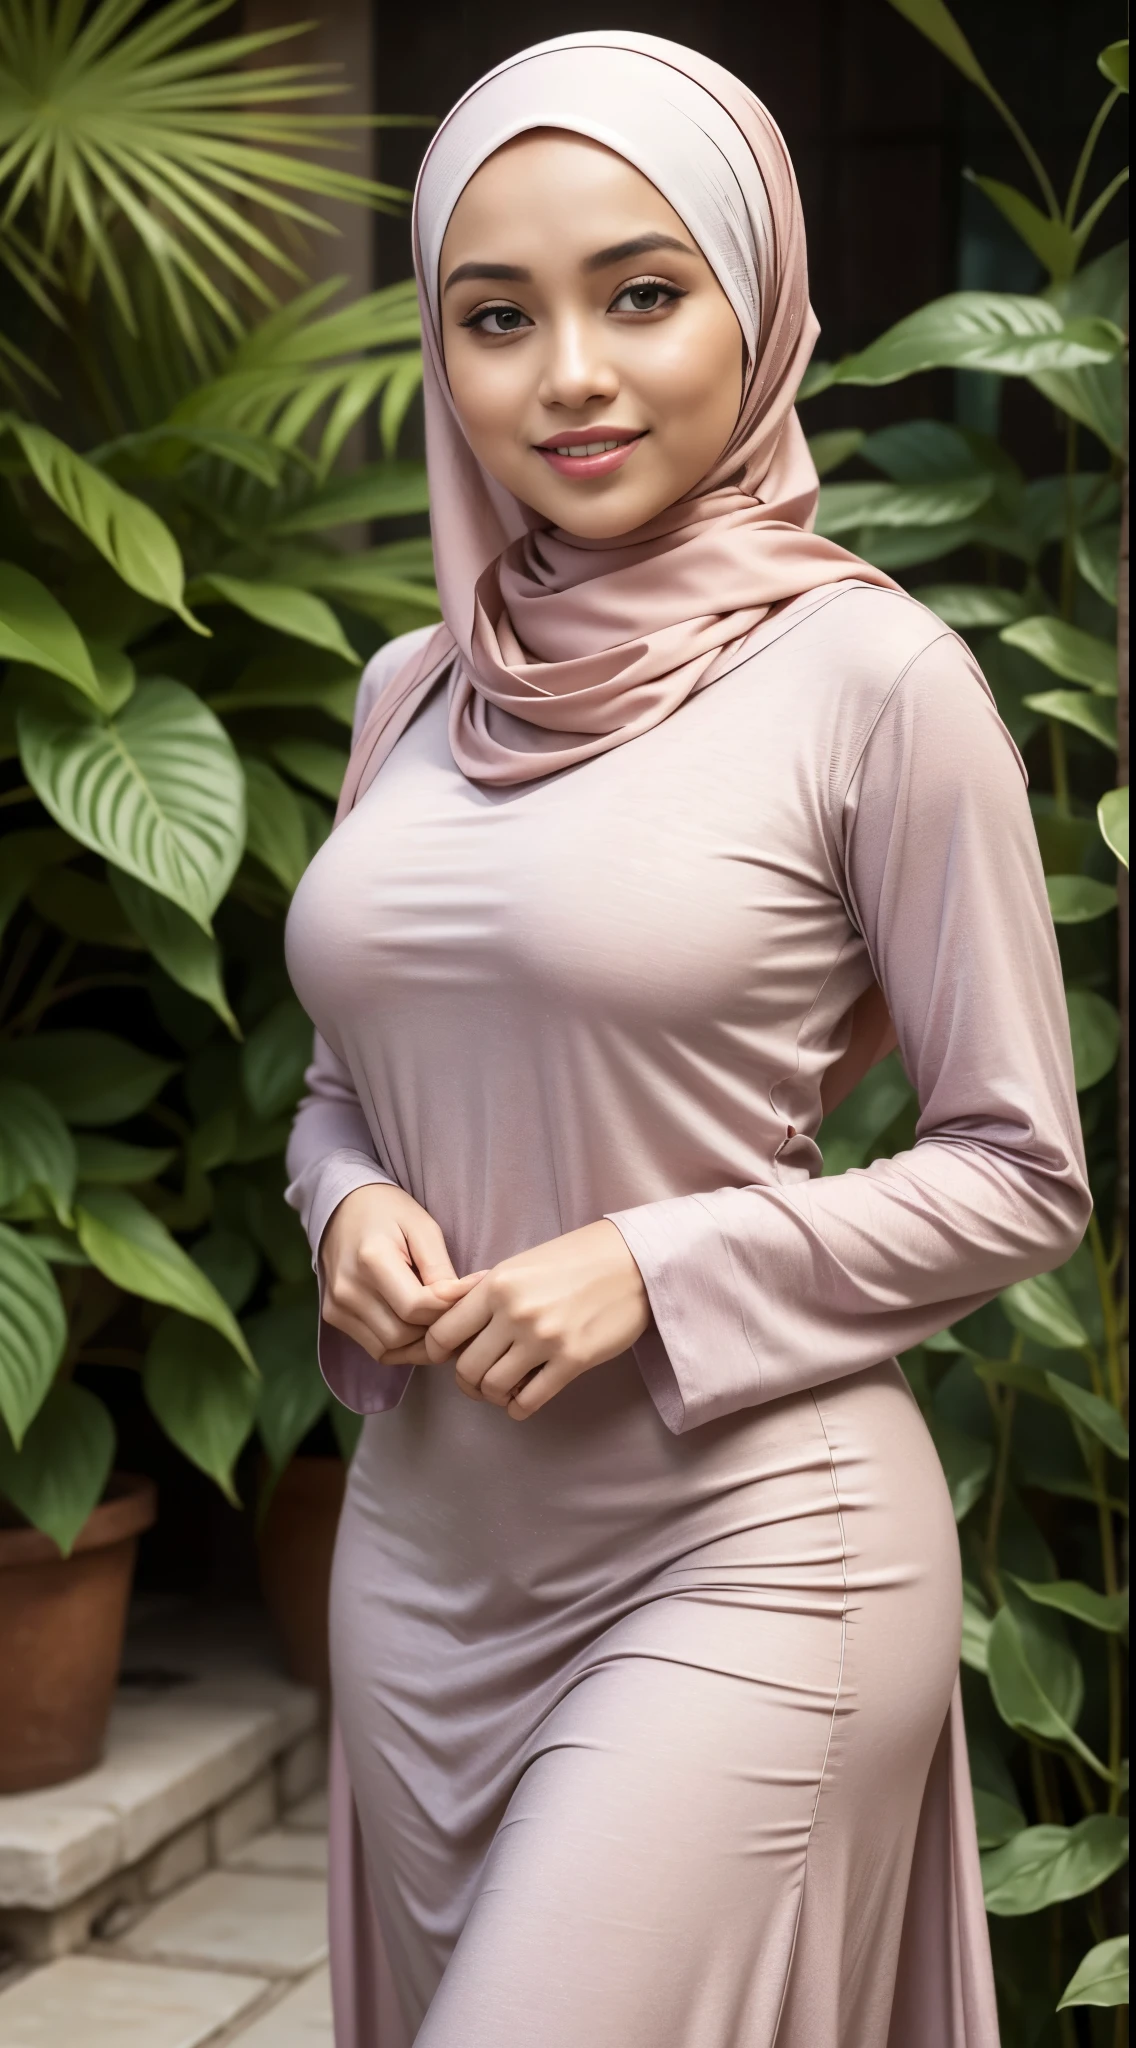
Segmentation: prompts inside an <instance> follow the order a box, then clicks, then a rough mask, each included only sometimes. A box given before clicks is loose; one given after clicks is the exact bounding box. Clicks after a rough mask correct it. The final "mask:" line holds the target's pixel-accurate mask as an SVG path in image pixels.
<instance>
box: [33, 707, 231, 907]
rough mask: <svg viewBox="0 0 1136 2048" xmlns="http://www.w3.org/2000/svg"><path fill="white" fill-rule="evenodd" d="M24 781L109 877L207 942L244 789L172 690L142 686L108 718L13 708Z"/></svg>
mask: <svg viewBox="0 0 1136 2048" xmlns="http://www.w3.org/2000/svg"><path fill="white" fill-rule="evenodd" d="M17 731H18V734H19V740H20V754H21V758H22V760H23V764H24V771H25V773H26V775H27V778H28V781H29V782H30V783H31V785H32V787H33V789H34V790H35V792H36V794H37V796H38V797H39V798H40V799H41V801H42V802H43V804H44V805H45V806H46V808H47V809H48V810H49V811H50V812H51V814H52V816H53V817H54V818H56V819H57V820H58V822H59V823H60V824H61V825H62V826H63V827H64V828H65V829H66V830H67V831H68V832H70V833H72V834H73V836H74V837H75V838H76V839H79V840H81V841H82V843H83V844H84V845H85V846H89V847H91V848H93V850H94V851H95V852H96V853H102V854H105V856H106V858H107V860H108V861H109V862H110V863H111V865H112V867H117V868H122V869H124V870H125V872H126V873H127V874H130V875H135V876H136V877H137V879H138V880H139V881H140V882H145V883H146V884H147V886H148V887H149V888H152V889H156V890H157V892H158V894H159V895H160V896H168V897H169V898H170V900H171V902H174V903H177V904H179V905H180V907H181V908H182V909H183V910H186V911H188V913H189V915H190V916H191V917H192V918H194V919H195V920H196V921H197V923H198V924H200V925H201V926H202V928H203V930H206V931H208V930H209V919H210V917H211V915H212V913H213V911H214V910H215V909H216V907H217V905H218V903H219V902H220V900H221V898H222V896H223V895H224V893H225V891H226V889H227V888H228V886H229V883H230V881H231V880H232V877H233V874H234V872H235V870H236V867H237V864H238V862H239V860H240V857H241V852H242V849H243V846H244V831H245V810H244V789H243V782H242V777H241V772H240V764H239V762H238V760H237V757H236V754H235V752H234V750H233V746H232V743H231V741H230V740H229V737H228V735H227V733H226V732H225V729H224V727H223V726H222V725H221V723H220V721H219V720H218V719H217V718H216V717H215V715H214V714H213V712H211V711H210V710H209V709H208V708H207V706H206V705H204V704H203V703H202V702H201V699H200V698H199V697H197V696H195V695H194V693H193V691H192V690H187V689H186V688H185V687H184V685H183V684H181V683H175V682H167V681H152V682H147V683H142V684H140V685H139V687H138V689H137V690H136V691H135V693H134V695H133V697H132V698H131V699H130V701H129V703H128V704H127V705H125V707H124V708H123V710H122V711H121V712H120V713H119V715H118V717H117V718H114V719H110V720H105V721H104V720H101V719H97V718H92V717H89V716H87V715H86V714H85V713H84V712H83V711H82V710H81V709H79V708H76V706H75V705H74V704H73V703H67V702H64V701H63V700H62V698H61V697H55V698H53V699H48V698H45V699H44V700H43V701H34V700H28V699H27V698H26V697H25V698H24V699H23V700H22V701H21V703H20V706H19V710H18V712H17Z"/></svg>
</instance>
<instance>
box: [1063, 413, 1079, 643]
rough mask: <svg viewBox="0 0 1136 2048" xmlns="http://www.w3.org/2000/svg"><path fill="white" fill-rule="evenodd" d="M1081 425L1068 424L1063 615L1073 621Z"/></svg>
mask: <svg viewBox="0 0 1136 2048" xmlns="http://www.w3.org/2000/svg"><path fill="white" fill-rule="evenodd" d="M1076 543H1077V422H1076V420H1074V419H1067V420H1066V422H1065V529H1064V532H1063V533H1062V535H1061V616H1062V618H1063V619H1070V620H1071V619H1072V617H1073V611H1074V607H1075V605H1076V602H1077V555H1076Z"/></svg>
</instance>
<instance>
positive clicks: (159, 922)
mask: <svg viewBox="0 0 1136 2048" xmlns="http://www.w3.org/2000/svg"><path fill="white" fill-rule="evenodd" d="M110 878H111V887H112V889H113V890H114V893H115V895H116V897H117V898H118V901H119V903H120V904H121V905H122V908H123V911H124V912H125V914H126V916H127V917H128V918H129V920H130V922H131V924H132V925H133V927H134V930H135V931H136V932H137V933H138V935H139V937H140V938H141V939H143V940H144V941H145V943H146V945H147V946H148V947H149V949H150V951H151V953H152V954H153V955H154V958H155V960H156V961H157V962H158V965H159V966H160V967H164V968H165V970H166V973H167V974H168V975H169V976H170V979H171V980H172V981H176V982H177V984H178V986H179V988H184V989H188V991H189V993H190V995H191V996H196V997H197V998H198V1001H199V1002H202V1003H208V1005H209V1007H210V1009H211V1010H215V1011H216V1013H217V1015H218V1017H220V1019H221V1022H222V1023H223V1024H224V1025H225V1027H226V1029H227V1030H228V1031H230V1032H231V1033H232V1035H233V1037H234V1038H239V1037H240V1035H241V1033H240V1026H239V1025H238V1023H237V1020H236V1018H235V1017H234V1015H233V1012H232V1010H231V1009H230V1008H229V1004H228V1001H227V999H226V996H225V981H224V971H223V964H222V960H221V948H220V946H219V945H218V943H217V941H216V939H215V938H214V937H213V935H212V933H210V932H206V931H203V930H202V928H201V926H200V925H199V924H196V923H195V922H194V920H193V918H192V917H190V916H188V915H187V913H186V912H185V911H184V910H179V909H178V906H177V904H176V903H171V902H170V900H169V897H168V896H159V895H158V894H157V892H156V891H155V890H153V889H148V888H147V887H146V885H145V883H144V882H139V881H137V880H136V879H135V877H134V876H133V875H127V874H123V872H122V870H121V869H120V868H112V869H111V871H110Z"/></svg>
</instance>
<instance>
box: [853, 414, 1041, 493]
mask: <svg viewBox="0 0 1136 2048" xmlns="http://www.w3.org/2000/svg"><path fill="white" fill-rule="evenodd" d="M860 453H861V455H862V456H863V458H864V460H865V462H870V463H871V464H872V467H873V468H874V469H879V470H882V471H883V473H884V475H885V476H889V477H890V478H891V480H892V482H893V483H896V484H930V483H950V482H953V481H957V480H958V478H960V477H976V476H989V477H990V478H991V481H993V480H994V478H993V476H992V475H991V465H992V464H993V465H994V467H995V469H997V468H1000V467H1001V465H1003V464H1004V465H1005V468H1006V473H1007V475H1010V476H1013V477H1014V478H1015V480H1016V477H1017V471H1016V469H1015V468H1014V465H1013V464H1012V463H1011V462H1010V461H1009V458H1008V457H1006V456H1003V455H1002V454H1001V452H1000V451H999V450H996V449H995V448H994V446H993V444H992V443H990V442H982V441H980V440H979V439H978V436H977V435H974V434H970V433H968V432H966V430H965V429H964V428H962V427H956V426H952V425H950V424H949V423H948V422H947V421H946V420H900V421H897V422H896V424H895V425H894V426H890V427H878V428H877V429H876V432H875V433H874V434H869V435H868V436H867V439H866V440H865V441H864V443H863V446H862V447H861V449H860Z"/></svg>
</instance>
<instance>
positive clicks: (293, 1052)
mask: <svg viewBox="0 0 1136 2048" xmlns="http://www.w3.org/2000/svg"><path fill="white" fill-rule="evenodd" d="M311 1057H312V1026H311V1020H310V1018H309V1017H307V1016H306V1015H305V1013H304V1011H303V1010H302V1009H301V1008H300V1005H299V1003H298V1002H297V1001H296V998H295V996H285V997H284V998H283V1001H281V1002H279V1003H277V1004H276V1006H275V1008H274V1009H271V1010H270V1011H269V1012H268V1015H267V1016H266V1017H262V1018H261V1020H260V1023H259V1024H257V1025H256V1026H255V1028H254V1029H253V1030H252V1031H250V1032H249V1035H248V1038H247V1040H246V1042H245V1045H244V1046H243V1048H242V1051H241V1079H242V1081H243V1083H244V1090H245V1094H246V1095H247V1097H248V1099H249V1102H250V1104H251V1106H252V1108H253V1109H254V1110H255V1112H256V1114H257V1116H258V1117H260V1118H262V1119H263V1121H264V1122H266V1123H267V1122H268V1121H269V1119H270V1118H272V1117H275V1116H279V1115H280V1114H281V1112H282V1111H284V1110H291V1109H293V1108H294V1107H295V1105H296V1102H297V1101H298V1099H299V1094H300V1090H301V1088H302V1087H303V1084H304V1069H305V1067H307V1065H308V1064H309V1062H310V1060H311Z"/></svg>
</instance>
